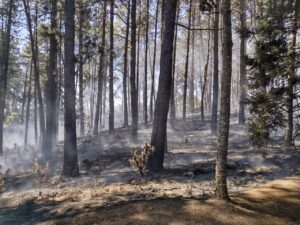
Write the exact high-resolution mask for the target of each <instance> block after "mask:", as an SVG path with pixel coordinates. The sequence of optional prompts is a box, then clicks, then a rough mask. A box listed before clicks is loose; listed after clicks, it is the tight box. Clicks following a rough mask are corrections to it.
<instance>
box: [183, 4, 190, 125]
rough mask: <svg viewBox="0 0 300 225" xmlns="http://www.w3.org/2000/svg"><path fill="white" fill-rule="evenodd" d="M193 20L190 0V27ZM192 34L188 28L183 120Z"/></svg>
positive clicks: (184, 108) (184, 116) (184, 117)
mask: <svg viewBox="0 0 300 225" xmlns="http://www.w3.org/2000/svg"><path fill="white" fill-rule="evenodd" d="M191 20H192V0H190V7H189V22H188V24H189V27H191ZM190 36H191V31H190V30H188V36H187V46H186V58H185V70H184V86H183V106H182V109H183V112H182V115H183V120H184V121H185V120H186V97H187V83H188V70H189V55H190Z"/></svg>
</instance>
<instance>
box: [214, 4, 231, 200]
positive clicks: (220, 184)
mask: <svg viewBox="0 0 300 225" xmlns="http://www.w3.org/2000/svg"><path fill="white" fill-rule="evenodd" d="M222 15H223V42H222V62H223V63H222V65H223V74H222V81H221V104H220V122H219V137H218V151H217V161H216V173H215V174H216V177H215V183H216V191H215V196H216V198H217V199H222V200H229V195H228V190H227V152H228V136H229V122H230V90H231V75H232V31H231V3H230V0H223V2H222Z"/></svg>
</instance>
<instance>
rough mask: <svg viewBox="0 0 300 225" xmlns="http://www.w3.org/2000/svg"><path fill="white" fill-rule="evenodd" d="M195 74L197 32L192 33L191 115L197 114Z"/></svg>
mask: <svg viewBox="0 0 300 225" xmlns="http://www.w3.org/2000/svg"><path fill="white" fill-rule="evenodd" d="M195 17H196V15H195V8H193V12H192V18H193V22H192V26H193V27H195ZM194 73H195V31H193V32H192V66H191V78H190V84H189V87H190V88H189V92H190V93H189V109H190V113H194V112H195V103H194V102H195V101H194V100H195V97H194V90H195V88H194V86H195V85H194Z"/></svg>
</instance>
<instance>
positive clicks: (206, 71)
mask: <svg viewBox="0 0 300 225" xmlns="http://www.w3.org/2000/svg"><path fill="white" fill-rule="evenodd" d="M208 27H210V15H209V18H208ZM209 56H210V31H208V40H207V56H206V63H205V66H204V76H203V78H204V79H203V85H202V90H201V103H200V112H201V121H204V95H205V91H206V84H207V76H208V66H209Z"/></svg>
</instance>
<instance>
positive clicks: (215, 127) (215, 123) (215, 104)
mask: <svg viewBox="0 0 300 225" xmlns="http://www.w3.org/2000/svg"><path fill="white" fill-rule="evenodd" d="M219 8H220V1H219V0H216V7H215V19H214V25H213V27H214V31H213V32H214V40H213V41H214V50H213V51H214V72H213V99H212V111H211V133H212V134H214V135H216V134H217V130H218V102H219V30H218V29H219V15H220V14H219V10H220V9H219Z"/></svg>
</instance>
